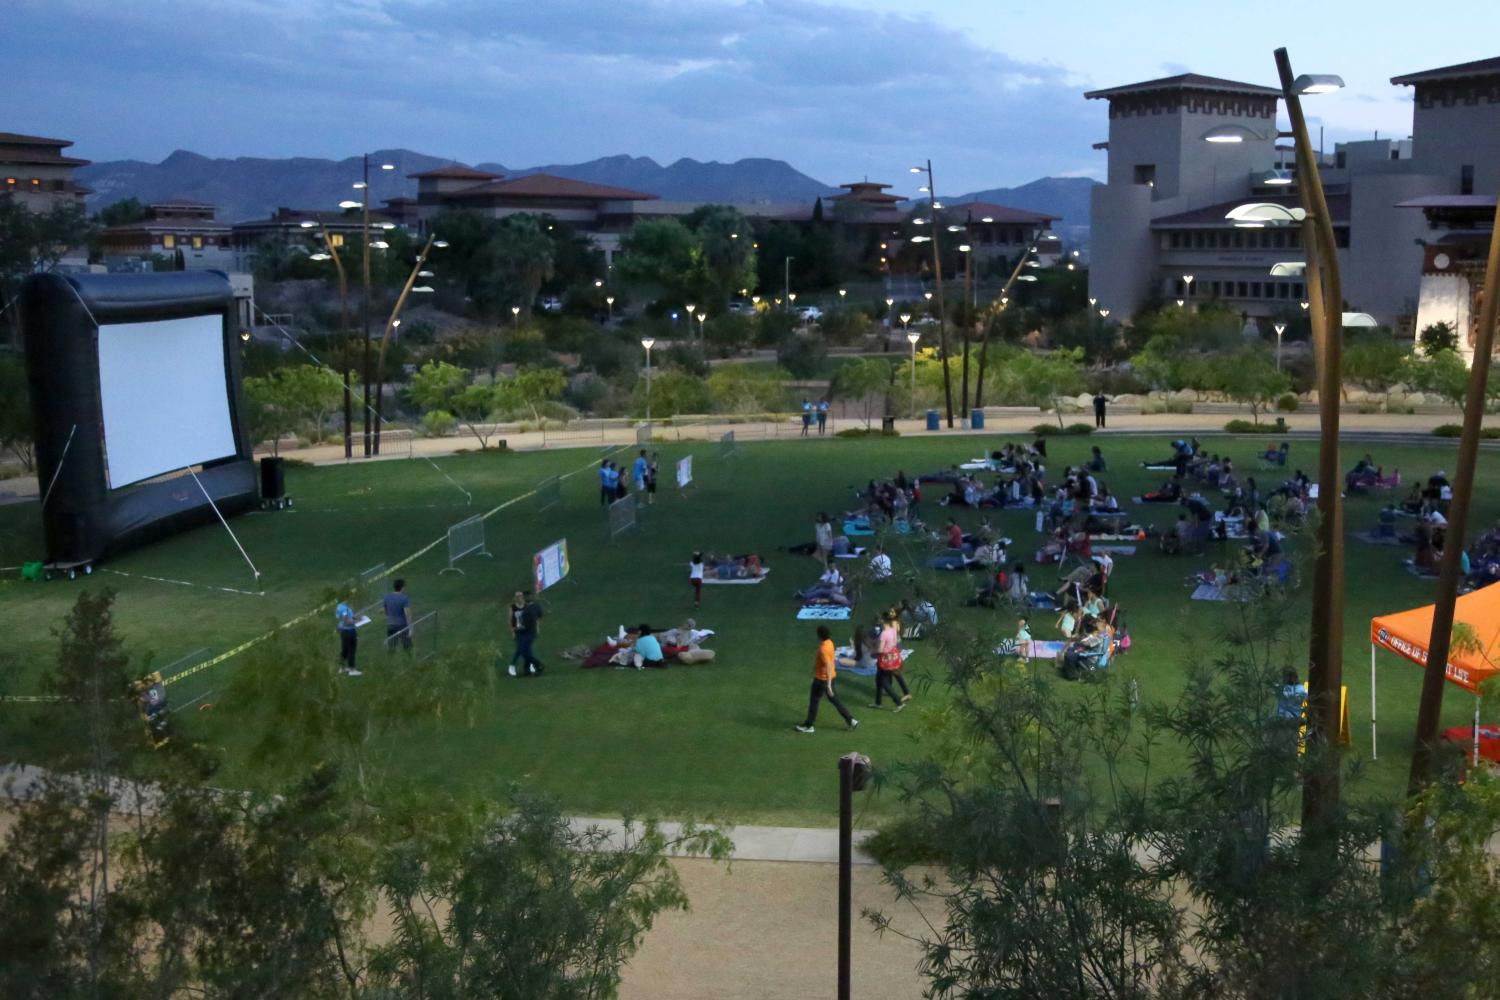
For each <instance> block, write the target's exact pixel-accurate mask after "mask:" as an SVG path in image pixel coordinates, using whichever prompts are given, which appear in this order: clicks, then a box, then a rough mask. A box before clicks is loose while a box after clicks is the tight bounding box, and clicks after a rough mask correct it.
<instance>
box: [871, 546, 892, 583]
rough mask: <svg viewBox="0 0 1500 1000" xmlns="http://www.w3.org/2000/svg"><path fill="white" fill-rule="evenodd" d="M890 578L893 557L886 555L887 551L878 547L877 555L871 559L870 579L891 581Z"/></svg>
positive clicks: (876, 548)
mask: <svg viewBox="0 0 1500 1000" xmlns="http://www.w3.org/2000/svg"><path fill="white" fill-rule="evenodd" d="M890 578H891V557H890V556H888V555H886V554H885V549H883V548H881V547H880V546H879V545H877V546H875V554H874V555H872V556H871V557H870V579H872V580H889V579H890Z"/></svg>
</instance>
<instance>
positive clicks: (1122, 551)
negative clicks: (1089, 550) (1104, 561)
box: [1093, 545, 1135, 556]
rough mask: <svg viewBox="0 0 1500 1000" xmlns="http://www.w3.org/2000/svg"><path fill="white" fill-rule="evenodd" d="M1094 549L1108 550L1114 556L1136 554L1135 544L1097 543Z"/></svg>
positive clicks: (1096, 550) (1098, 550)
mask: <svg viewBox="0 0 1500 1000" xmlns="http://www.w3.org/2000/svg"><path fill="white" fill-rule="evenodd" d="M1093 550H1094V551H1095V552H1108V553H1109V554H1110V555H1112V556H1133V555H1135V546H1134V545H1095V546H1093Z"/></svg>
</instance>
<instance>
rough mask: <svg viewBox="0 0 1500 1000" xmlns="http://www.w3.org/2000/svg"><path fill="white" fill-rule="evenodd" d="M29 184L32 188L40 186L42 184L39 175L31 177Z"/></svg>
mask: <svg viewBox="0 0 1500 1000" xmlns="http://www.w3.org/2000/svg"><path fill="white" fill-rule="evenodd" d="M31 186H32V187H34V188H39V187H41V186H42V179H41V178H40V177H33V178H32V179H31Z"/></svg>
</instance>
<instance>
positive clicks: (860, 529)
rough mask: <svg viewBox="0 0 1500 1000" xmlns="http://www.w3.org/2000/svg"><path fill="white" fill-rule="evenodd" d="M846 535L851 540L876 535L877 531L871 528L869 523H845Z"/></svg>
mask: <svg viewBox="0 0 1500 1000" xmlns="http://www.w3.org/2000/svg"><path fill="white" fill-rule="evenodd" d="M844 534H846V535H848V536H849V537H850V538H859V537H862V536H865V535H873V534H875V529H874V528H872V527H870V522H869V521H845V522H844Z"/></svg>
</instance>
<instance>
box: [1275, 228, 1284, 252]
mask: <svg viewBox="0 0 1500 1000" xmlns="http://www.w3.org/2000/svg"><path fill="white" fill-rule="evenodd" d="M1271 246H1273V247H1275V248H1276V249H1277V250H1283V249H1285V248H1286V233H1283V232H1282V231H1281V230H1279V229H1278V230H1276V231H1275V232H1274V233H1272V234H1271Z"/></svg>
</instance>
